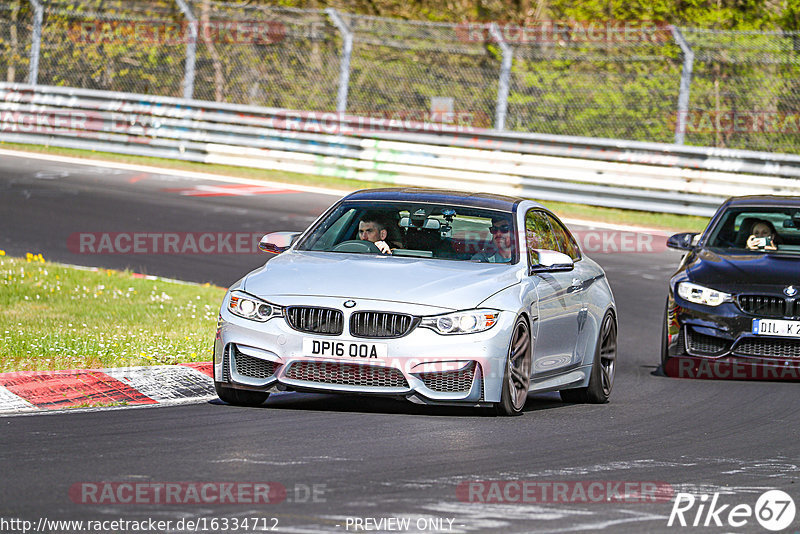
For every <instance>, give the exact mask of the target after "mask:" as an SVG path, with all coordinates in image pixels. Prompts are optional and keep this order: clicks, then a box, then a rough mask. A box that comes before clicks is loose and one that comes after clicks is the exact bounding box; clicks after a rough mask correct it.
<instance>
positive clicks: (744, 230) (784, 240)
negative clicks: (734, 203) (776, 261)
mask: <svg viewBox="0 0 800 534" xmlns="http://www.w3.org/2000/svg"><path fill="white" fill-rule="evenodd" d="M748 240H749V243H750V244H749V245H748ZM707 246H708V247H711V248H718V249H727V250H728V251H730V250H731V249H733V250H742V251H746V250H751V251H756V252H759V251H760V252H789V253H795V254H796V253H800V207H793V208H792V207H783V208H781V207H769V208H766V207H764V208H759V207H741V208H732V209H730V210H728V211H727V212H725V213H724V214H723V215H722V217H721V218H720V219H719V221H718V222H717V224H716V226H715V227H714V229H713V230H712V232H711V235H710V238H709V240H708V244H707Z"/></svg>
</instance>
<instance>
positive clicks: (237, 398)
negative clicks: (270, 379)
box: [214, 382, 269, 406]
mask: <svg viewBox="0 0 800 534" xmlns="http://www.w3.org/2000/svg"><path fill="white" fill-rule="evenodd" d="M214 389H216V390H217V396H218V397H219V398H220V399H221V400H223V401H224V402H227V403H228V404H232V405H234V406H260V405H262V404H264V402H265V401H266V400H267V397H269V393H267V392H263V391H248V390H244V389H233V388H229V387H225V386H223V385H221V384H220V383H219V382H214Z"/></svg>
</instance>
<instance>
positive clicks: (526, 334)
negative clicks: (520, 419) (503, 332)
mask: <svg viewBox="0 0 800 534" xmlns="http://www.w3.org/2000/svg"><path fill="white" fill-rule="evenodd" d="M530 383H531V330H530V327H529V326H528V321H526V320H525V318H524V317H520V318H518V319H517V322H516V324H514V330H513V331H512V334H511V342H510V343H509V346H508V356H507V357H506V368H505V372H504V373H503V389H502V392H501V394H500V402H498V403H496V404H495V405H494V408H495V411H496V412H497V414H498V415H507V416H516V415H522V410H523V408H525V401H526V400H527V398H528V387H529V386H530Z"/></svg>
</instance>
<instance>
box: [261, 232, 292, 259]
mask: <svg viewBox="0 0 800 534" xmlns="http://www.w3.org/2000/svg"><path fill="white" fill-rule="evenodd" d="M299 235H300V232H272V233H271V234H267V235H265V236H264V237H262V238H261V241H259V242H258V248H260V249H261V250H263V251H264V252H269V253H270V254H280V253H281V252H283V251H285V250H287V249H288V248H289V247H291V246H292V243H294V240H295V239H297V236H299Z"/></svg>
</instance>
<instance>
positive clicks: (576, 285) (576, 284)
mask: <svg viewBox="0 0 800 534" xmlns="http://www.w3.org/2000/svg"><path fill="white" fill-rule="evenodd" d="M571 287H572V289H574V290H575V291H580V290H581V289H583V280H581V279H580V278H573V279H572V286H571Z"/></svg>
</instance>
